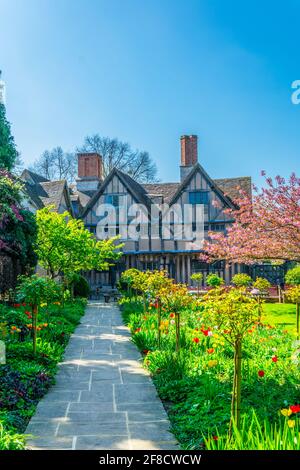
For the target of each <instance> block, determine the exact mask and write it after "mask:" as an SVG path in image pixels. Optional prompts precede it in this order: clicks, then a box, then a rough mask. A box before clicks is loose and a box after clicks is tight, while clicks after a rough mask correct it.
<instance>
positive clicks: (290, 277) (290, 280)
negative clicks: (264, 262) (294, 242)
mask: <svg viewBox="0 0 300 470" xmlns="http://www.w3.org/2000/svg"><path fill="white" fill-rule="evenodd" d="M285 282H286V283H287V284H290V285H292V286H296V285H300V266H296V267H295V268H293V269H289V271H288V272H287V273H286V275H285Z"/></svg>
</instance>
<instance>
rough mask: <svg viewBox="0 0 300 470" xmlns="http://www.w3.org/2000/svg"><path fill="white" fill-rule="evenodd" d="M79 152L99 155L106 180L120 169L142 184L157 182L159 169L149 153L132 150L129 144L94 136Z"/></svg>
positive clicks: (87, 140) (88, 139) (90, 137)
mask: <svg viewBox="0 0 300 470" xmlns="http://www.w3.org/2000/svg"><path fill="white" fill-rule="evenodd" d="M77 151H78V152H97V153H99V154H100V155H101V156H102V159H103V173H104V174H103V176H104V178H105V177H106V176H107V175H108V174H109V173H110V171H111V170H112V169H113V168H118V169H119V170H121V171H123V172H124V173H128V174H129V175H130V176H131V177H132V178H134V179H136V180H137V181H138V182H140V183H150V182H155V181H157V176H156V175H157V168H156V165H155V163H154V162H153V160H152V159H151V157H150V155H149V154H148V152H144V151H139V150H132V148H131V147H130V145H129V144H128V143H127V142H121V141H120V140H118V139H116V138H114V139H110V138H109V137H101V136H100V135H99V134H94V135H91V136H87V137H86V138H85V140H84V144H83V146H82V147H80V148H78V149H77Z"/></svg>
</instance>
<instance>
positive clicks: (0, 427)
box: [0, 299, 86, 450]
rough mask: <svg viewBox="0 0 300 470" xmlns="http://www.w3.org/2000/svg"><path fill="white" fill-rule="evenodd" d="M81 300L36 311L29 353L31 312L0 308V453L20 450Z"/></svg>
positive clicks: (80, 309)
mask: <svg viewBox="0 0 300 470" xmlns="http://www.w3.org/2000/svg"><path fill="white" fill-rule="evenodd" d="M85 304H86V302H85V300H82V299H79V300H75V301H73V302H68V303H66V304H65V305H64V306H62V305H60V303H59V302H56V304H50V305H49V306H46V305H45V306H44V307H42V308H40V312H39V317H38V324H37V336H38V337H37V350H36V354H35V355H33V349H32V313H31V309H30V308H29V307H28V306H27V305H26V304H25V303H23V304H15V305H14V306H12V307H6V306H3V305H0V339H1V340H4V342H5V345H6V364H2V365H0V450H5V449H9V450H11V449H22V448H24V446H25V440H24V437H23V436H22V434H21V433H22V432H24V430H25V428H26V426H27V424H28V421H29V419H30V418H31V416H32V415H33V414H34V412H35V408H36V405H37V403H38V401H39V400H40V399H41V398H42V396H43V395H44V394H45V393H46V392H47V390H48V389H49V387H50V386H51V385H52V384H53V383H54V377H55V373H56V366H57V363H58V362H59V361H61V359H62V356H63V353H64V349H65V346H66V345H67V343H68V340H69V337H70V335H71V333H72V332H73V331H74V329H75V327H76V325H77V324H78V323H79V321H80V318H81V316H82V315H83V313H84V307H85Z"/></svg>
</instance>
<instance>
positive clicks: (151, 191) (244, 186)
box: [143, 176, 252, 204]
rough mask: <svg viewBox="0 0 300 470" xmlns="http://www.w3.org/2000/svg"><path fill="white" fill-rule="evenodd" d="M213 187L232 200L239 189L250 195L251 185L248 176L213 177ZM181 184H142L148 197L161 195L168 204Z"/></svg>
mask: <svg viewBox="0 0 300 470" xmlns="http://www.w3.org/2000/svg"><path fill="white" fill-rule="evenodd" d="M212 181H213V183H214V187H215V186H217V187H218V188H219V190H221V191H222V192H223V193H224V195H225V196H227V197H229V198H230V199H231V201H234V200H235V199H237V198H238V197H239V190H240V189H241V190H243V191H245V192H246V193H247V194H249V195H251V192H252V189H251V188H252V185H251V177H250V176H241V177H237V178H222V179H213V180H212ZM180 186H181V184H180V183H153V184H143V187H144V188H145V190H146V192H147V194H148V197H150V198H151V196H162V197H163V200H164V202H165V203H167V204H169V203H170V201H171V200H172V199H173V197H174V195H175V194H176V192H177V191H178V190H179V187H180Z"/></svg>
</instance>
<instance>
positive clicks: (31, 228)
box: [0, 170, 36, 291]
mask: <svg viewBox="0 0 300 470" xmlns="http://www.w3.org/2000/svg"><path fill="white" fill-rule="evenodd" d="M21 194H22V184H21V183H20V182H19V181H18V180H17V179H16V178H14V177H13V176H12V175H11V174H10V173H9V172H8V171H7V170H0V252H1V253H4V254H7V255H9V256H10V257H12V258H15V259H18V260H19V261H20V265H21V270H22V272H23V273H25V272H29V271H30V270H31V269H32V267H33V266H35V265H36V255H35V253H34V250H33V245H34V243H35V238H36V222H35V217H34V215H33V214H32V213H31V212H29V211H27V210H24V209H22V207H21V200H22V196H21ZM1 281H2V280H1ZM4 281H5V280H4ZM9 287H12V286H10V285H8V286H6V285H5V282H4V285H3V282H1V283H0V290H2V291H4V290H6V289H7V288H9Z"/></svg>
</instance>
